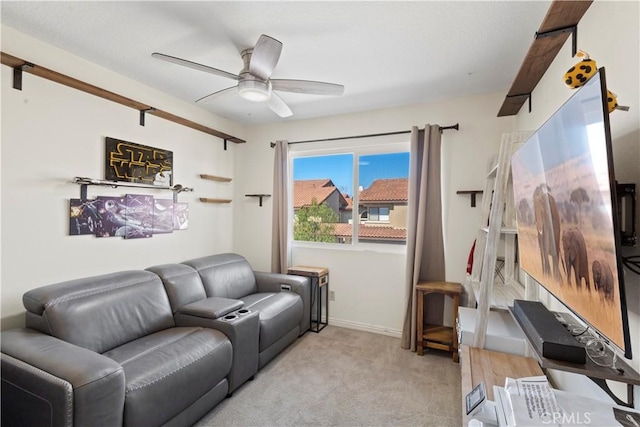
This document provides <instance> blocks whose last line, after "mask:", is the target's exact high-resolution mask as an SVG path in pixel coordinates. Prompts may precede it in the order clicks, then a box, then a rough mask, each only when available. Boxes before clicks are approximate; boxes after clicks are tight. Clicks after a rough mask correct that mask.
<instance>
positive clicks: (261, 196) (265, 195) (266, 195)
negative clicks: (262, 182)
mask: <svg viewBox="0 0 640 427" xmlns="http://www.w3.org/2000/svg"><path fill="white" fill-rule="evenodd" d="M245 197H258V198H259V200H260V206H262V198H263V197H271V194H245Z"/></svg>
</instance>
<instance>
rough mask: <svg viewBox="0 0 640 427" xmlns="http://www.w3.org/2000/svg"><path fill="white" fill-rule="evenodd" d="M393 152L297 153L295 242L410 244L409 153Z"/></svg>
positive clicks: (294, 166) (294, 158)
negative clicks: (407, 228) (408, 219)
mask: <svg viewBox="0 0 640 427" xmlns="http://www.w3.org/2000/svg"><path fill="white" fill-rule="evenodd" d="M393 149H395V151H391V150H390V149H389V147H386V150H380V151H384V152H382V153H380V152H379V153H374V154H370V153H371V151H372V150H371V149H369V150H364V151H363V152H358V150H357V149H353V147H352V149H351V150H349V151H350V152H349V153H345V152H344V151H345V150H344V149H343V151H342V152H337V153H336V151H338V150H339V149H337V150H329V151H333V153H329V154H319V155H318V154H317V152H318V151H319V150H317V151H313V150H309V151H308V152H304V151H300V152H292V155H291V157H292V189H293V191H292V196H293V197H292V200H293V203H292V204H293V206H292V209H293V224H292V228H293V239H294V241H299V242H320V243H337V244H343V245H348V244H363V243H385V244H401V245H403V244H405V243H406V233H407V230H406V227H407V221H406V216H407V199H408V176H409V153H408V152H406V151H402V152H398V151H399V148H398V146H397V145H396V146H394V147H393ZM400 149H406V145H403V146H402V148H400ZM325 151H326V150H325ZM388 151H391V152H388ZM354 236H356V237H354Z"/></svg>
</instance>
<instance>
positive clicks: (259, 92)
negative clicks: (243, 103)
mask: <svg viewBox="0 0 640 427" xmlns="http://www.w3.org/2000/svg"><path fill="white" fill-rule="evenodd" d="M238 94H239V95H240V96H241V97H243V98H244V99H247V100H249V101H253V102H264V101H266V100H268V99H269V98H271V83H270V82H261V81H259V80H244V81H240V82H238Z"/></svg>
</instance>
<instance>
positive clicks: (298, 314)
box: [240, 292, 304, 352]
mask: <svg viewBox="0 0 640 427" xmlns="http://www.w3.org/2000/svg"><path fill="white" fill-rule="evenodd" d="M240 300H241V301H242V302H243V303H244V308H247V309H250V310H258V311H259V316H260V352H262V351H263V350H265V349H267V348H268V347H269V346H271V344H273V343H275V342H276V341H278V340H279V339H280V338H282V337H283V336H284V335H285V334H287V333H288V332H290V331H291V330H292V329H293V328H295V327H297V326H298V325H299V324H300V321H301V320H302V315H303V311H304V310H303V304H302V299H301V298H300V296H298V294H294V293H292V292H273V293H272V292H260V293H257V294H251V295H247V296H246V297H244V298H241V299H240Z"/></svg>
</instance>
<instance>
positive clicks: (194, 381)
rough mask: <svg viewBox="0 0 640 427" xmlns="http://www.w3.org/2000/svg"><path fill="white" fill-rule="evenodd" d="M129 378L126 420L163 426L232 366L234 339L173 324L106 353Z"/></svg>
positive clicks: (226, 373)
mask: <svg viewBox="0 0 640 427" xmlns="http://www.w3.org/2000/svg"><path fill="white" fill-rule="evenodd" d="M104 355H105V356H108V357H110V358H112V359H113V360H115V361H117V362H119V363H120V364H121V365H122V367H123V369H124V373H125V378H126V392H125V393H126V397H125V404H124V424H125V425H131V426H147V425H149V426H151V425H161V424H163V423H165V422H167V421H168V420H170V419H171V418H173V417H174V416H175V415H177V414H178V413H180V412H181V411H182V410H184V409H185V408H187V407H188V406H189V405H191V404H192V403H193V402H195V401H196V400H198V399H199V398H200V397H201V396H203V395H204V394H205V393H207V392H208V391H209V390H211V389H212V388H213V387H215V386H216V384H218V383H220V381H223V380H224V381H226V380H225V377H226V376H227V375H228V373H229V371H230V370H231V360H232V349H231V342H230V341H229V340H228V339H227V338H226V337H225V336H224V334H223V333H222V332H219V331H216V330H213V329H208V328H196V327H193V328H192V327H188V328H180V327H177V328H171V329H167V330H164V331H161V332H157V333H155V334H151V335H148V336H146V337H143V338H140V339H137V340H135V341H133V342H130V343H127V344H124V345H122V346H120V347H117V348H114V349H113V350H111V351H108V352H106V353H104Z"/></svg>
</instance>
